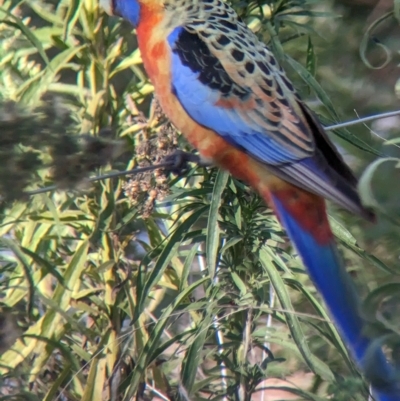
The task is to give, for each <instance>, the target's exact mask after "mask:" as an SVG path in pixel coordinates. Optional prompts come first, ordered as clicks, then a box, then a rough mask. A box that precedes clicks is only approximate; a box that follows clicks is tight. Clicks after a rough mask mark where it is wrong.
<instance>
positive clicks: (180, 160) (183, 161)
mask: <svg viewBox="0 0 400 401" xmlns="http://www.w3.org/2000/svg"><path fill="white" fill-rule="evenodd" d="M163 163H168V164H171V167H169V168H168V170H169V171H170V172H171V173H174V174H176V175H181V174H182V173H184V172H185V171H187V170H188V168H189V166H188V164H189V163H196V164H197V165H198V166H201V167H209V166H211V163H210V162H209V161H207V160H205V159H203V158H202V157H201V156H200V155H195V154H193V153H190V152H184V151H183V150H176V151H174V152H172V153H170V154H169V155H167V156H166V157H165V158H164V160H163Z"/></svg>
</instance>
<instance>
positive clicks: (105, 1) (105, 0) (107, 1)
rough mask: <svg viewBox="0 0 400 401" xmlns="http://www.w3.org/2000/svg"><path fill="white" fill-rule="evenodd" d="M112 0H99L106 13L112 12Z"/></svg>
mask: <svg viewBox="0 0 400 401" xmlns="http://www.w3.org/2000/svg"><path fill="white" fill-rule="evenodd" d="M113 3H114V1H113V0H100V6H101V7H102V8H103V10H104V11H105V12H106V13H107V14H108V15H113V14H114V4H113Z"/></svg>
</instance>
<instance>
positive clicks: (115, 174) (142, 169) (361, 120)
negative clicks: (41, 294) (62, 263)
mask: <svg viewBox="0 0 400 401" xmlns="http://www.w3.org/2000/svg"><path fill="white" fill-rule="evenodd" d="M398 115H400V110H396V111H389V112H387V113H382V114H375V115H373V116H368V117H363V118H358V119H356V120H351V121H346V122H344V123H339V124H334V125H329V126H327V127H324V128H325V131H333V130H335V129H339V128H345V127H350V126H352V125H356V124H364V123H366V122H369V121H374V120H379V119H381V118H388V117H393V116H398ZM173 167H175V163H174V162H169V163H160V164H155V165H153V166H148V167H140V168H134V169H132V170H125V171H114V172H112V173H108V174H103V175H98V176H94V177H90V178H89V179H88V181H89V182H95V181H100V180H107V179H110V178H115V177H121V176H124V175H134V174H140V173H144V172H146V171H151V170H157V169H159V168H165V169H168V168H173ZM56 189H58V187H57V186H56V185H50V186H48V187H43V188H38V189H34V190H32V191H27V192H26V195H28V196H33V195H38V194H43V193H45V192H50V191H55V190H56Z"/></svg>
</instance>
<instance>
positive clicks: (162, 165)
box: [25, 162, 174, 196]
mask: <svg viewBox="0 0 400 401" xmlns="http://www.w3.org/2000/svg"><path fill="white" fill-rule="evenodd" d="M171 167H174V163H172V162H170V163H159V164H153V165H152V166H147V167H137V168H133V169H131V170H124V171H114V172H112V173H108V174H103V175H96V176H94V177H90V178H89V179H88V182H95V181H100V180H108V179H110V178H115V177H120V176H123V175H135V174H140V173H145V172H146V171H152V170H157V169H159V168H171ZM56 189H59V188H58V187H57V185H50V186H48V187H43V188H38V189H34V190H32V191H27V192H25V193H26V195H28V196H32V195H37V194H43V193H45V192H50V191H55V190H56Z"/></svg>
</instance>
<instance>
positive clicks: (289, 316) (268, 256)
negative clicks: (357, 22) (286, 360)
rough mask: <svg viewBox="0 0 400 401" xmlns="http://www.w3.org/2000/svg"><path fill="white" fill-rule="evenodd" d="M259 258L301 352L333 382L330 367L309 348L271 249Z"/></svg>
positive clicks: (308, 362) (312, 366)
mask: <svg viewBox="0 0 400 401" xmlns="http://www.w3.org/2000/svg"><path fill="white" fill-rule="evenodd" d="M258 256H259V260H260V262H261V265H262V267H263V268H264V269H265V271H266V272H267V274H268V276H269V278H270V280H271V283H272V285H273V286H274V289H275V292H276V294H277V296H278V299H279V302H280V304H281V306H282V309H283V310H284V311H285V317H286V321H287V325H288V327H289V330H290V332H291V334H292V336H293V340H294V342H295V343H296V345H297V347H298V350H299V352H300V353H301V355H302V356H303V358H304V360H305V361H306V363H307V365H308V366H309V367H310V369H311V370H312V371H313V372H315V373H316V374H318V375H320V376H321V377H323V378H324V379H325V380H327V381H329V382H332V381H333V380H334V375H333V373H332V371H331V370H330V369H329V367H328V365H326V364H325V363H323V362H322V361H320V360H318V359H316V358H315V357H314V355H313V354H312V352H311V351H310V348H309V347H308V344H307V339H306V337H305V335H304V332H303V330H302V328H301V325H300V322H299V320H298V318H297V316H296V315H295V311H294V309H293V305H292V301H291V300H290V296H289V292H288V290H287V289H286V287H285V284H284V282H283V280H282V277H281V276H280V275H279V273H278V271H277V269H276V267H275V266H274V254H273V253H272V252H271V250H270V249H269V248H266V247H263V248H261V250H260V251H259V254H258Z"/></svg>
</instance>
